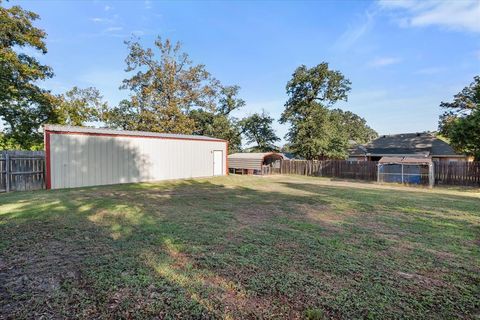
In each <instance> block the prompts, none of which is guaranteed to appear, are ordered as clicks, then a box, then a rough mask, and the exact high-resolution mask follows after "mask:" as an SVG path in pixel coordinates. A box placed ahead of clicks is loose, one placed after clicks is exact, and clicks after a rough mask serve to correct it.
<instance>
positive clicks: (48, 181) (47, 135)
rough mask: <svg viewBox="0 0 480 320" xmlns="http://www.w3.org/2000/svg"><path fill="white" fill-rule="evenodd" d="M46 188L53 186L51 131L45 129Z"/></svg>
mask: <svg viewBox="0 0 480 320" xmlns="http://www.w3.org/2000/svg"><path fill="white" fill-rule="evenodd" d="M44 140H45V141H44V143H45V188H46V189H47V190H50V189H51V188H52V172H51V171H50V131H45V134H44Z"/></svg>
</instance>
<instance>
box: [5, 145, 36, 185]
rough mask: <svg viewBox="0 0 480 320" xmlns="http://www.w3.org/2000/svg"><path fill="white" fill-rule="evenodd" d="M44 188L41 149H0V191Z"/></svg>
mask: <svg viewBox="0 0 480 320" xmlns="http://www.w3.org/2000/svg"><path fill="white" fill-rule="evenodd" d="M44 188H45V153H44V152H43V151H0V192H10V191H27V190H38V189H44Z"/></svg>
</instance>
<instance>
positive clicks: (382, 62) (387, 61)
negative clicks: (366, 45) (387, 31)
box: [369, 57, 402, 67]
mask: <svg viewBox="0 0 480 320" xmlns="http://www.w3.org/2000/svg"><path fill="white" fill-rule="evenodd" d="M400 61H402V60H401V59H399V58H394V57H381V58H376V59H374V60H372V61H371V62H370V63H369V66H371V67H385V66H389V65H392V64H397V63H400Z"/></svg>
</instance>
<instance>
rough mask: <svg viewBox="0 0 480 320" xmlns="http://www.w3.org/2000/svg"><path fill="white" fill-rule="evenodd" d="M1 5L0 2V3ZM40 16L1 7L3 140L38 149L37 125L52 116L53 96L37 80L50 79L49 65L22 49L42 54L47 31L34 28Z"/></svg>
mask: <svg viewBox="0 0 480 320" xmlns="http://www.w3.org/2000/svg"><path fill="white" fill-rule="evenodd" d="M0 4H1V2H0ZM38 18H39V16H38V15H37V14H36V13H34V12H31V11H27V10H23V9H22V8H21V7H19V6H13V7H11V8H4V7H3V6H0V74H1V77H0V118H1V119H2V121H3V122H4V135H3V136H2V138H3V139H6V140H9V141H10V142H11V143H10V144H13V145H17V146H19V147H21V148H24V149H32V148H38V146H39V144H41V141H42V134H41V132H39V128H40V126H41V124H42V123H44V122H45V121H46V120H47V119H49V118H50V117H52V116H53V110H52V108H51V106H52V101H53V100H54V98H53V97H52V96H51V95H50V93H49V92H48V91H46V90H44V89H41V88H40V87H39V86H38V85H37V83H38V81H41V80H44V79H47V78H50V77H52V76H53V72H52V70H51V68H50V67H48V66H46V65H43V64H41V63H40V62H39V61H38V60H37V59H36V58H35V57H33V56H31V55H28V54H26V53H25V52H23V50H24V49H25V48H30V49H33V50H35V51H38V52H40V53H41V54H45V53H46V52H47V48H46V45H45V37H46V33H45V32H44V31H43V30H41V29H39V28H37V27H35V26H34V25H33V22H34V21H35V20H37V19H38Z"/></svg>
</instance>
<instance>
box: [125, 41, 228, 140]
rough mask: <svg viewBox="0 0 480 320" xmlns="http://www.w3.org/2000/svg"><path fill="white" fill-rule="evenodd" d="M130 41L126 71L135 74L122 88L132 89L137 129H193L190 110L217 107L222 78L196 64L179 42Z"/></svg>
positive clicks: (189, 130) (189, 131)
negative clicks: (149, 43) (151, 45)
mask: <svg viewBox="0 0 480 320" xmlns="http://www.w3.org/2000/svg"><path fill="white" fill-rule="evenodd" d="M126 45H127V47H128V50H129V54H128V56H127V58H126V60H125V61H126V63H127V68H126V71H127V72H133V73H134V74H133V75H132V76H131V77H130V78H128V79H125V80H124V81H123V85H122V86H121V88H122V89H128V90H130V91H131V92H132V96H131V99H130V103H129V105H130V108H132V109H133V110H135V111H134V112H133V111H132V112H129V113H130V114H136V115H137V120H138V121H137V122H136V123H135V124H134V125H135V128H133V129H136V130H146V131H154V132H169V133H185V134H191V133H193V131H194V129H195V123H194V121H193V119H191V118H190V117H189V116H188V114H189V112H190V111H191V110H192V109H196V108H202V109H206V110H211V111H213V110H214V109H215V106H216V105H215V102H216V97H217V93H218V90H220V85H219V82H218V81H217V80H215V79H214V78H213V77H212V76H211V75H210V73H209V72H208V71H207V70H206V69H205V66H204V65H201V64H199V65H194V64H193V63H192V61H191V60H190V58H189V56H188V55H187V54H186V53H185V52H183V51H182V50H181V45H180V43H178V42H177V43H176V44H173V43H172V42H171V41H170V40H168V39H167V40H165V41H163V40H162V39H161V38H158V39H157V40H156V41H155V50H154V49H151V48H143V47H142V45H141V44H140V43H139V42H138V41H127V42H126ZM157 55H158V56H157ZM125 106H126V105H123V106H122V108H124V107H125ZM116 111H120V109H118V110H116Z"/></svg>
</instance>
